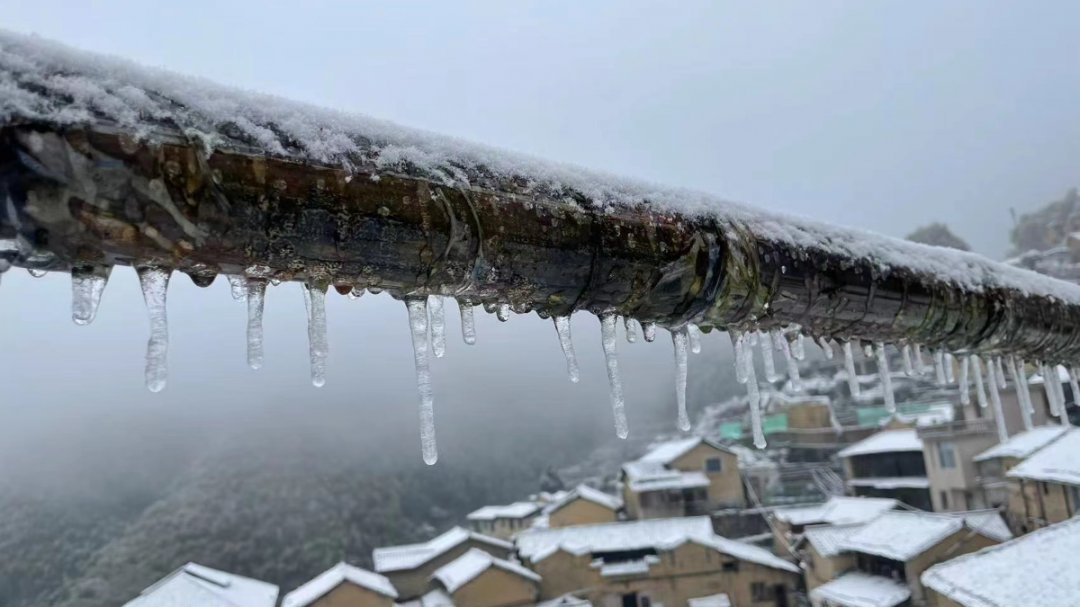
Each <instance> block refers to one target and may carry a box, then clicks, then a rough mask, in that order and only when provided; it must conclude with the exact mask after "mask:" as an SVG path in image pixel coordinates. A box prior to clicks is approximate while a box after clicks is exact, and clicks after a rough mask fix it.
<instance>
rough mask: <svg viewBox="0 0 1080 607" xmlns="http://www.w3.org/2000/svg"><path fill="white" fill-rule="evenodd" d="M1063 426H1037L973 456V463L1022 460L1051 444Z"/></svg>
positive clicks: (1061, 432) (1058, 435)
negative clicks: (1004, 459) (1003, 458)
mask: <svg viewBox="0 0 1080 607" xmlns="http://www.w3.org/2000/svg"><path fill="white" fill-rule="evenodd" d="M1065 430H1066V428H1065V427H1064V426H1039V427H1038V428H1032V429H1031V430H1028V431H1027V432H1021V433H1020V434H1017V435H1015V436H1012V437H1010V438H1009V440H1007V441H1005V442H1003V443H999V444H997V445H994V446H993V447H990V448H989V449H987V450H986V451H983V452H982V453H980V454H978V455H976V456H975V461H977V462H981V461H986V460H989V459H994V458H998V457H1015V458H1019V459H1023V458H1025V457H1028V456H1029V455H1031V454H1032V453H1035V452H1036V451H1038V450H1039V449H1042V448H1043V447H1045V446H1046V445H1048V444H1050V443H1052V442H1053V441H1054V440H1056V439H1057V438H1058V437H1060V436H1061V435H1062V434H1064V433H1065Z"/></svg>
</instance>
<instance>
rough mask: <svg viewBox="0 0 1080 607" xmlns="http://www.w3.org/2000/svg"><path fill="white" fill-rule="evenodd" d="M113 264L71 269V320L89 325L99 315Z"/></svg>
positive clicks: (78, 323)
mask: <svg viewBox="0 0 1080 607" xmlns="http://www.w3.org/2000/svg"><path fill="white" fill-rule="evenodd" d="M110 273H112V266H84V267H79V268H72V269H71V320H72V321H74V322H75V324H77V325H88V324H90V323H92V322H94V317H96V316H97V310H98V304H100V303H101V294H102V293H103V292H104V291H105V285H106V284H107V283H108V280H109V274H110Z"/></svg>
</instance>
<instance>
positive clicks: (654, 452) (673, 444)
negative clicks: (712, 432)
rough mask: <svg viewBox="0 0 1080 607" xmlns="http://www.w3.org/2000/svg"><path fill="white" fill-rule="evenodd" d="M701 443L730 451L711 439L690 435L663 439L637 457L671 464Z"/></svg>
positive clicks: (647, 460)
mask: <svg viewBox="0 0 1080 607" xmlns="http://www.w3.org/2000/svg"><path fill="white" fill-rule="evenodd" d="M701 443H705V444H707V445H709V446H710V447H713V448H714V449H718V450H720V451H725V452H729V453H730V451H729V450H728V449H727V448H726V447H724V446H722V445H720V444H717V443H714V442H713V441H710V440H708V439H705V438H702V437H700V436H691V437H688V438H680V439H677V440H670V441H665V442H662V443H659V444H656V445H653V446H652V447H651V448H650V449H649V451H648V452H647V453H646V454H645V455H642V456H641V457H639V458H638V461H640V462H654V463H657V464H663V465H665V466H668V465H671V463H672V462H674V461H675V460H677V459H679V458H680V457H682V456H684V455H686V454H687V453H689V452H690V450H691V449H693V448H694V447H697V446H698V445H700V444H701Z"/></svg>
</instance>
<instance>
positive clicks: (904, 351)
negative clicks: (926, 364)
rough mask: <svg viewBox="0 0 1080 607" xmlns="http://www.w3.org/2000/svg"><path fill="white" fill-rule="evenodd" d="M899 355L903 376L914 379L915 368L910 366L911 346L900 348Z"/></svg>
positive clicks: (906, 345)
mask: <svg viewBox="0 0 1080 607" xmlns="http://www.w3.org/2000/svg"><path fill="white" fill-rule="evenodd" d="M900 354H901V355H902V357H903V359H904V375H907V376H908V377H915V366H914V365H912V364H911V345H910V344H904V347H902V348H900Z"/></svg>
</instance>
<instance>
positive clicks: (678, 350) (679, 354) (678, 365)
mask: <svg viewBox="0 0 1080 607" xmlns="http://www.w3.org/2000/svg"><path fill="white" fill-rule="evenodd" d="M688 341H689V337H688V336H687V334H686V329H685V328H684V329H677V330H675V331H672V332H671V343H672V344H673V345H674V346H675V403H676V405H677V408H678V415H679V418H678V423H679V430H682V431H683V432H686V431H687V430H689V429H690V416H689V415H687V413H686V373H687V360H686V359H687V354H686V352H687V342H688Z"/></svg>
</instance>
